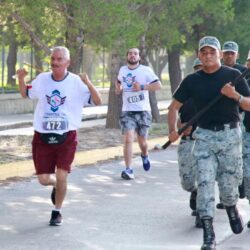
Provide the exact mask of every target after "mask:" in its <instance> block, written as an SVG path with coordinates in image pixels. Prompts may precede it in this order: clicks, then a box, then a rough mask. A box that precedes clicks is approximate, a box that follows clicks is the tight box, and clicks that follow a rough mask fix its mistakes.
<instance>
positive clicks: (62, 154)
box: [32, 130, 77, 175]
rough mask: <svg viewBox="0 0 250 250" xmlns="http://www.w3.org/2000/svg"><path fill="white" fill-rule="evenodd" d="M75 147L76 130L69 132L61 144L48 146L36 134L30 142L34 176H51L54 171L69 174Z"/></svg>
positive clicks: (39, 135) (38, 134) (36, 133)
mask: <svg viewBox="0 0 250 250" xmlns="http://www.w3.org/2000/svg"><path fill="white" fill-rule="evenodd" d="M76 147H77V132H76V130H73V131H69V132H68V134H67V138H66V140H65V141H64V142H63V143H62V144H54V145H49V144H46V143H45V142H43V141H42V140H41V134H40V133H38V132H36V131H35V133H34V136H33V141H32V156H33V161H34V165H35V169H36V174H38V175H39V174H52V173H55V169H56V168H59V169H63V170H65V171H68V172H70V170H71V164H72V162H73V160H74V157H75V152H76Z"/></svg>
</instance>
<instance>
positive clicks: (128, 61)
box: [127, 60, 139, 65]
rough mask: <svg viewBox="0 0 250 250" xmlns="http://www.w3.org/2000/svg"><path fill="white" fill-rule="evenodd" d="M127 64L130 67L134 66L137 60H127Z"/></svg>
mask: <svg viewBox="0 0 250 250" xmlns="http://www.w3.org/2000/svg"><path fill="white" fill-rule="evenodd" d="M127 63H128V64H130V65H136V64H138V63H139V60H137V61H132V60H127Z"/></svg>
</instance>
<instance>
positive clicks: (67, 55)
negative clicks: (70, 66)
mask: <svg viewBox="0 0 250 250" xmlns="http://www.w3.org/2000/svg"><path fill="white" fill-rule="evenodd" d="M56 51H60V52H62V54H63V57H64V58H65V59H67V60H70V53H69V50H68V49H67V48H66V47H64V46H56V47H54V48H53V49H51V54H52V53H54V52H56Z"/></svg>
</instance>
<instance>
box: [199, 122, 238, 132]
mask: <svg viewBox="0 0 250 250" xmlns="http://www.w3.org/2000/svg"><path fill="white" fill-rule="evenodd" d="M199 127H200V128H203V129H208V130H211V131H221V130H224V129H225V128H229V129H233V128H238V127H239V123H238V122H230V123H226V124H214V125H202V126H199Z"/></svg>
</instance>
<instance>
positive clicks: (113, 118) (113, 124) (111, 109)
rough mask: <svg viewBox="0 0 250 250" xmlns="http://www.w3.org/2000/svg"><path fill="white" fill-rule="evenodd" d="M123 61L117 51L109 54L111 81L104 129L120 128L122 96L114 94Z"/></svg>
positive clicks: (114, 50)
mask: <svg viewBox="0 0 250 250" xmlns="http://www.w3.org/2000/svg"><path fill="white" fill-rule="evenodd" d="M122 63H123V60H122V59H121V56H120V54H119V50H118V49H113V51H112V54H111V72H110V75H111V79H110V80H111V81H110V89H109V100H108V113H107V118H106V128H120V125H119V117H120V114H121V110H122V95H119V96H117V95H116V93H115V82H116V80H117V75H118V72H119V69H120V67H121V66H122Z"/></svg>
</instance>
